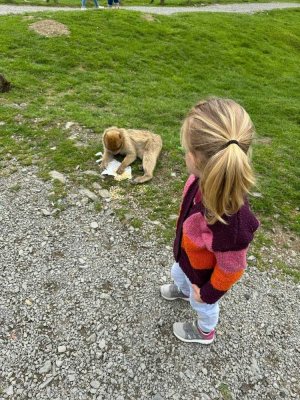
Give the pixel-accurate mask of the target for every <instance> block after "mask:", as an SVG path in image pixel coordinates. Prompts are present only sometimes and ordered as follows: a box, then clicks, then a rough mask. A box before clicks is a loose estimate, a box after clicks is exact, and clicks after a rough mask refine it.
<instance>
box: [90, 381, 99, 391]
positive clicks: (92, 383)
mask: <svg viewBox="0 0 300 400" xmlns="http://www.w3.org/2000/svg"><path fill="white" fill-rule="evenodd" d="M91 386H92V388H94V389H98V388H99V387H100V382H99V381H96V380H93V381H92V382H91Z"/></svg>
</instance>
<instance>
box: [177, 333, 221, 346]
mask: <svg viewBox="0 0 300 400" xmlns="http://www.w3.org/2000/svg"><path fill="white" fill-rule="evenodd" d="M173 333H174V335H175V336H176V337H177V339H179V340H181V341H182V342H184V343H200V344H211V343H212V342H213V341H214V339H215V338H213V339H209V340H202V339H192V340H189V339H183V338H182V337H181V336H179V335H177V334H176V333H175V332H174V331H173Z"/></svg>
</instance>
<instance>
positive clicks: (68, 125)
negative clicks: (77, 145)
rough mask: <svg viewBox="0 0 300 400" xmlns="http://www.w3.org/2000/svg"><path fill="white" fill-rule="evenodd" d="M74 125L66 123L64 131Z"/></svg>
mask: <svg viewBox="0 0 300 400" xmlns="http://www.w3.org/2000/svg"><path fill="white" fill-rule="evenodd" d="M74 124H75V122H71V121H70V122H67V123H66V125H65V128H66V129H70V128H71V126H73V125H74Z"/></svg>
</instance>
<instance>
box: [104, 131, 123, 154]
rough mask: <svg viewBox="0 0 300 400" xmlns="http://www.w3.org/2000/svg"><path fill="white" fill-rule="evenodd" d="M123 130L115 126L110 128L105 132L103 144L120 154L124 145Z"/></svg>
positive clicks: (113, 152) (114, 152) (109, 149)
mask: <svg viewBox="0 0 300 400" xmlns="http://www.w3.org/2000/svg"><path fill="white" fill-rule="evenodd" d="M123 141H124V137H123V132H122V129H119V128H117V127H115V126H112V127H111V128H108V129H106V130H105V131H104V134H103V144H104V146H105V147H106V149H107V150H108V151H110V152H111V153H112V154H118V153H119V151H120V150H121V148H122V146H123Z"/></svg>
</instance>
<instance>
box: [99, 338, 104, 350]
mask: <svg viewBox="0 0 300 400" xmlns="http://www.w3.org/2000/svg"><path fill="white" fill-rule="evenodd" d="M105 346H106V343H105V340H104V339H101V340H100V341H99V347H100V349H101V350H103V349H105Z"/></svg>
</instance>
